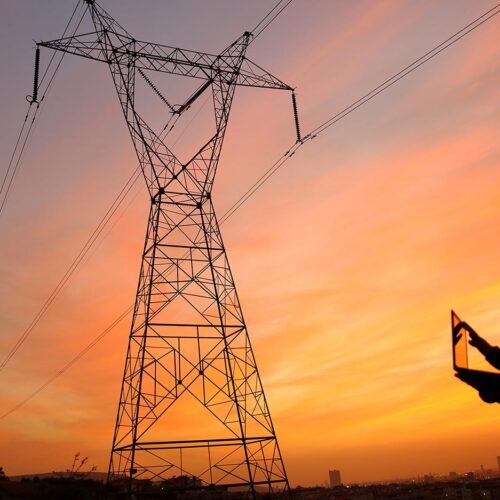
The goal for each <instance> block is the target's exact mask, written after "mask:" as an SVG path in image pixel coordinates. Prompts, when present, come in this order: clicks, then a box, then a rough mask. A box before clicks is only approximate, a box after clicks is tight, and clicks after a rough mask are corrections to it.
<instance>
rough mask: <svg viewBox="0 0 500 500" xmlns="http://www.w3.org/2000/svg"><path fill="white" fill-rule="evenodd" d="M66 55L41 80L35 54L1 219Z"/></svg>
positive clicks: (0, 193)
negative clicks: (43, 106)
mask: <svg viewBox="0 0 500 500" xmlns="http://www.w3.org/2000/svg"><path fill="white" fill-rule="evenodd" d="M79 7H80V8H81V7H82V6H81V5H80V2H79V1H78V2H77V4H76V6H75V9H74V10H73V13H72V15H71V17H70V20H69V21H68V24H67V25H66V28H65V29H64V32H63V35H62V37H64V36H66V33H67V32H68V30H69V28H70V26H71V24H72V22H73V20H74V18H75V15H76V14H77V11H78V8H79ZM82 19H83V13H82V17H81V18H80V21H79V22H78V23H77V25H76V27H75V29H74V32H73V35H74V34H75V33H76V31H77V29H78V27H79V26H80V23H81V21H82ZM64 55H65V54H64V53H63V54H62V55H61V57H60V60H59V63H58V64H57V66H56V68H55V70H54V71H53V72H52V74H51V75H50V73H49V71H50V70H51V68H52V64H53V61H54V57H55V53H54V54H53V55H52V57H51V59H50V61H49V64H48V66H47V68H46V69H45V72H44V73H43V75H42V78H41V79H40V80H39V78H38V76H39V64H40V51H39V49H38V48H37V49H36V53H35V72H34V73H35V76H34V83H33V95H32V96H28V97H27V100H28V103H29V104H28V110H27V112H26V115H25V118H24V120H23V122H22V125H21V129H20V131H19V134H18V136H17V140H16V142H15V145H14V150H13V152H12V155H11V157H10V161H9V164H8V165H7V169H6V171H5V174H4V176H3V179H2V184H1V186H0V217H1V215H2V213H3V211H4V209H5V206H6V203H7V199H8V197H9V194H10V192H11V190H12V187H13V185H14V181H15V178H16V176H17V174H18V173H19V170H20V168H21V165H22V161H23V158H24V154H25V152H26V150H27V147H28V145H29V141H30V139H31V137H32V134H33V131H34V127H35V121H36V120H37V117H39V116H40V113H39V109H40V106H41V104H42V103H43V101H44V99H45V97H46V96H47V94H48V91H49V89H50V86H51V84H52V82H53V80H54V77H55V75H56V73H57V71H58V70H59V67H60V66H61V62H62V60H63V58H64ZM49 75H50V79H49V82H48V84H47V85H45V87H44V89H43V92H42V97H41V98H40V99H38V95H39V94H40V89H41V88H42V85H43V82H44V80H45V78H46V77H48V76H49Z"/></svg>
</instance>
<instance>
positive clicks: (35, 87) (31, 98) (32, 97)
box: [26, 47, 40, 103]
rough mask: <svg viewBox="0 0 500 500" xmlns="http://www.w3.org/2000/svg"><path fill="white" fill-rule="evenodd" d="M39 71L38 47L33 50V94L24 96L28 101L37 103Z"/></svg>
mask: <svg viewBox="0 0 500 500" xmlns="http://www.w3.org/2000/svg"><path fill="white" fill-rule="evenodd" d="M39 72H40V47H37V48H36V52H35V75H34V77H33V95H29V96H27V97H26V99H27V100H28V102H30V103H34V102H35V103H38V74H39Z"/></svg>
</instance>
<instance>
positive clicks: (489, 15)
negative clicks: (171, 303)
mask: <svg viewBox="0 0 500 500" xmlns="http://www.w3.org/2000/svg"><path fill="white" fill-rule="evenodd" d="M499 12H500V4H497V5H496V6H495V7H493V8H492V9H490V10H489V11H487V12H485V13H484V14H482V15H481V16H479V17H478V18H476V19H475V20H474V21H472V22H471V23H469V24H468V25H467V26H465V27H464V28H462V29H460V30H459V31H457V32H456V33H455V34H454V35H452V36H451V37H449V38H448V39H446V40H445V41H444V42H442V43H440V44H439V45H437V46H436V47H435V48H434V49H432V50H430V51H429V52H427V53H426V54H424V55H423V56H421V57H419V58H418V59H416V60H415V61H413V62H412V63H411V64H409V65H408V66H406V67H405V68H403V69H402V70H401V71H399V72H398V73H396V74H394V75H393V76H391V77H390V78H388V79H387V80H385V81H384V82H383V83H381V84H380V85H378V86H377V87H375V88H374V89H373V90H372V91H371V92H369V93H367V94H365V95H364V96H363V97H361V98H360V99H358V100H356V101H354V102H353V103H352V104H351V105H349V106H347V107H346V108H344V109H343V110H342V111H340V112H339V113H336V114H335V115H333V116H332V117H331V118H329V119H328V120H326V121H325V122H323V123H322V124H320V125H319V126H318V127H316V128H314V129H312V130H311V132H309V133H308V134H307V135H306V136H304V138H303V140H302V142H297V143H295V144H294V145H292V147H291V148H290V149H288V151H286V152H285V153H284V154H283V155H282V156H281V157H280V158H279V159H278V160H276V161H275V162H274V163H273V164H272V165H271V167H270V168H269V169H268V170H267V171H266V172H265V173H264V174H263V175H262V176H261V177H260V178H259V179H258V180H257V181H256V182H255V183H254V184H253V185H252V186H251V187H250V188H249V189H248V190H247V191H246V192H245V193H244V194H243V195H242V196H241V197H240V198H239V199H238V200H237V201H236V202H235V203H234V204H233V205H232V206H231V207H230V208H229V209H228V210H227V211H226V212H225V213H224V214H223V216H222V218H221V219H220V225H222V224H224V223H225V222H226V221H227V220H228V219H230V218H231V217H232V215H233V214H234V213H235V212H236V211H237V210H239V208H241V206H242V205H243V204H244V203H245V202H246V201H247V200H248V199H249V198H250V197H251V196H253V194H255V192H256V191H258V189H260V187H262V185H263V184H264V183H265V182H267V181H268V180H269V179H270V177H271V176H272V175H274V174H275V173H276V172H277V171H278V170H279V169H280V168H281V167H282V166H283V165H284V164H285V163H286V162H287V161H288V160H289V159H290V158H291V157H292V156H294V155H295V153H296V152H297V150H299V149H300V148H301V147H302V146H303V145H304V144H305V143H306V142H308V141H310V140H312V139H315V138H316V137H317V136H318V135H319V134H321V133H323V132H324V131H325V130H327V129H328V128H329V127H331V126H332V125H334V124H335V123H337V122H339V121H340V120H341V119H343V118H345V117H346V116H348V115H349V114H350V113H352V112H353V111H355V110H356V109H358V108H359V107H361V106H363V105H364V104H366V103H367V102H369V101H370V100H371V99H373V98H374V97H376V96H377V95H379V94H380V93H381V92H383V91H384V90H387V89H388V88H390V87H391V86H392V85H394V84H395V83H397V82H399V81H400V80H401V79H403V78H404V77H406V76H408V75H409V74H410V73H412V72H413V71H415V70H416V69H417V68H419V67H420V66H422V65H423V64H425V63H426V62H428V61H430V60H431V59H433V58H434V57H435V56H437V55H438V54H440V53H441V52H443V51H444V50H445V49H447V48H448V47H450V46H451V45H453V44H455V43H456V42H458V41H459V40H460V39H462V38H463V37H465V36H466V35H467V34H469V33H471V32H472V31H473V30H475V29H477V28H478V27H479V26H481V25H482V24H484V23H485V22H486V21H488V20H489V19H492V18H493V17H494V16H495V15H497V14H498V13H499ZM133 307H134V306H130V307H129V308H127V310H126V311H124V312H123V313H122V314H121V315H120V316H119V317H118V318H117V319H116V320H115V321H114V322H113V323H111V325H110V326H108V327H107V328H106V329H105V330H104V331H103V332H101V333H100V334H99V335H98V336H97V337H96V338H94V340H93V341H92V342H91V343H90V344H88V345H87V346H86V347H85V348H84V349H83V350H82V351H80V353H78V354H77V356H75V358H73V359H72V360H71V361H70V362H69V363H68V364H66V365H65V366H64V367H63V368H62V369H61V370H59V371H58V372H56V374H55V375H53V376H52V377H51V378H50V379H49V380H48V381H47V382H45V383H44V384H43V385H42V386H40V387H39V388H38V389H36V390H35V391H34V392H33V393H32V394H31V395H30V396H28V397H27V398H26V399H24V400H23V401H21V402H20V403H19V404H17V405H16V406H15V407H13V408H12V409H10V410H9V411H8V412H6V413H4V414H3V415H1V416H0V419H3V418H5V417H6V416H8V415H10V414H11V413H13V412H14V411H16V410H17V409H19V408H20V407H21V406H23V405H24V404H26V403H27V402H28V401H30V400H31V399H32V398H34V397H35V396H36V395H37V394H39V393H40V392H41V391H42V390H43V389H45V388H46V387H47V386H48V385H50V384H51V383H52V382H53V381H54V380H55V379H56V378H58V377H59V376H60V375H62V374H63V373H64V372H65V371H67V370H68V369H69V368H70V367H71V366H72V365H73V364H74V363H76V362H77V361H78V360H79V359H81V358H82V357H83V356H84V355H85V354H86V353H87V352H88V351H89V350H91V349H92V348H93V347H94V346H95V345H96V344H97V343H98V342H99V341H100V340H102V339H103V338H104V337H105V336H106V335H107V334H108V333H110V332H111V331H112V329H113V328H114V327H115V326H116V325H117V324H118V323H119V322H120V321H122V320H123V319H124V317H126V315H127V314H129V313H130V312H131V311H132V310H133Z"/></svg>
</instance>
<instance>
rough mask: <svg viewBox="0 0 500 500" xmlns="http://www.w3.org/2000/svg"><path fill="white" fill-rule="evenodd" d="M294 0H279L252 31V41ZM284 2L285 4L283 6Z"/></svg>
mask: <svg viewBox="0 0 500 500" xmlns="http://www.w3.org/2000/svg"><path fill="white" fill-rule="evenodd" d="M292 1H293V0H279V1H278V3H277V4H276V5H275V6H274V7H273V8H272V9H271V10H270V11H269V12H268V13H267V14H266V15H265V16H264V17H263V18H262V20H261V21H260V22H259V23H258V24H257V26H255V28H254V29H253V30H252V31H251V33H252V34H253V38H252V40H251V41H252V42H254V41H255V40H256V39H257V37H258V36H260V34H261V33H262V32H263V31H264V30H265V29H266V28H267V27H268V26H269V25H270V24H271V23H272V22H273V21H274V20H275V19H276V18H277V17H278V16H279V15H280V14H281V13H282V12H283V11H284V10H285V9H286V8H287V7H288V6H289V5H290V4H291V3H292ZM281 4H283V6H281Z"/></svg>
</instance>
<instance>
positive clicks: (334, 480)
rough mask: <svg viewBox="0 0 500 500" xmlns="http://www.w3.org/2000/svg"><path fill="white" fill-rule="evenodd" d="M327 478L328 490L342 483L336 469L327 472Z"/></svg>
mask: <svg viewBox="0 0 500 500" xmlns="http://www.w3.org/2000/svg"><path fill="white" fill-rule="evenodd" d="M328 476H329V478H330V488H334V487H335V486H340V485H341V484H342V481H341V480H340V471H339V470H337V469H333V470H329V471H328Z"/></svg>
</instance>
